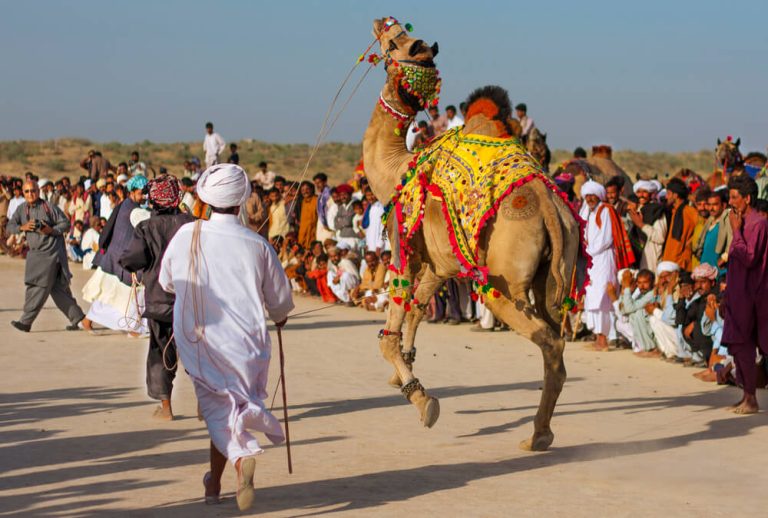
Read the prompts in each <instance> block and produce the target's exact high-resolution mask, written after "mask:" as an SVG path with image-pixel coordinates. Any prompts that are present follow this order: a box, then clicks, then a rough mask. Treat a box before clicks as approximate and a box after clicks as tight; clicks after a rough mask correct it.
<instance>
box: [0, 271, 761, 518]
mask: <svg viewBox="0 0 768 518" xmlns="http://www.w3.org/2000/svg"><path fill="white" fill-rule="evenodd" d="M22 272H23V262H22V261H18V260H9V259H7V258H0V286H1V287H2V288H1V289H2V292H1V293H2V297H0V316H1V320H2V321H0V344H1V345H0V366H2V371H1V375H0V514H2V515H24V516H31V515H61V516H91V515H104V514H112V513H114V514H120V515H128V516H233V515H237V514H239V513H238V511H237V508H236V505H235V502H234V498H233V497H232V492H233V489H234V475H233V471H232V470H231V469H227V471H226V473H225V479H224V492H225V493H226V499H225V501H224V503H223V504H222V505H220V506H216V507H206V506H205V505H204V504H203V503H202V500H201V497H202V494H203V492H202V490H203V487H202V484H201V478H202V475H203V473H204V472H205V471H206V470H207V468H206V463H207V456H208V438H207V434H206V430H205V428H204V426H203V425H202V423H200V422H199V421H198V420H197V419H196V418H195V408H196V407H195V400H194V397H193V392H192V387H191V385H190V382H189V380H188V378H187V377H186V375H185V374H183V373H182V374H181V375H180V376H179V378H178V382H177V386H178V389H177V390H176V392H175V394H174V405H175V410H176V413H177V415H178V419H177V420H176V421H174V422H170V423H159V422H157V421H154V420H152V419H151V418H150V414H151V412H152V410H153V403H152V402H151V401H149V400H148V399H147V397H146V396H145V392H144V387H143V385H144V383H143V378H144V373H143V365H144V355H145V347H146V345H145V342H144V341H142V340H136V339H129V338H126V337H125V336H123V335H118V334H112V333H107V332H104V333H103V334H101V335H100V336H90V335H88V334H85V333H82V332H66V331H64V330H63V329H64V326H65V325H66V321H65V319H64V317H63V316H62V315H61V314H60V313H59V312H58V311H57V310H56V309H55V308H54V307H53V305H52V304H51V303H50V302H49V304H48V305H47V306H46V308H45V309H44V310H43V311H42V313H41V315H40V317H39V319H38V321H37V322H36V323H35V325H34V327H33V332H32V333H29V334H24V333H20V332H17V331H16V330H14V329H12V328H11V327H10V326H9V325H8V322H9V321H10V320H12V319H14V318H17V317H18V315H19V309H20V307H21V305H22V299H23V284H22V279H23V276H22ZM86 279H87V273H86V272H83V271H82V270H77V271H76V278H75V281H74V287H75V289H76V292H77V293H79V289H80V287H82V285H83V283H84V282H85V280H86ZM320 306H321V304H320V303H319V302H317V301H315V300H310V299H306V298H298V300H297V312H298V311H305V310H307V309H312V308H316V307H320ZM382 321H383V318H382V316H381V315H380V314H370V313H365V312H363V311H360V310H355V309H348V308H340V307H335V308H331V309H324V310H322V311H320V312H316V313H313V314H311V315H306V316H303V317H298V318H295V319H293V320H291V321H290V323H289V325H288V326H287V328H286V331H285V333H284V338H285V346H286V354H287V379H288V394H289V410H290V415H291V435H292V438H293V459H294V469H295V471H294V474H293V475H289V474H288V473H287V469H286V457H285V448H283V447H275V448H269V449H268V450H267V452H266V454H265V455H263V456H261V457H260V458H259V460H258V465H257V478H256V485H257V493H256V495H257V499H256V504H255V506H254V508H253V514H266V515H269V516H306V515H315V514H330V513H339V514H345V515H347V516H360V515H376V516H403V515H404V514H405V513H413V515H414V516H434V515H443V516H501V515H506V516H566V515H567V516H594V515H595V514H598V515H605V516H649V515H659V514H662V513H664V514H666V515H670V516H721V515H722V516H725V515H735V516H738V515H739V514H746V513H749V515H754V516H756V515H760V514H762V512H763V510H764V506H765V492H764V491H765V482H766V480H768V475H765V466H766V465H768V451H767V450H766V448H765V442H766V441H765V439H766V438H767V437H768V429H767V428H766V425H768V414H766V413H761V414H759V415H756V416H750V417H735V416H732V415H731V414H730V413H727V412H725V411H724V410H723V409H722V408H721V407H723V406H724V405H725V404H726V403H731V402H735V400H736V399H738V392H737V390H736V389H733V388H718V387H716V386H714V385H707V384H703V383H702V382H700V381H697V380H696V379H694V378H693V377H692V376H691V374H692V372H693V371H692V370H691V369H686V368H683V367H680V366H675V365H670V364H667V363H664V362H661V361H658V360H648V359H637V358H634V357H633V356H632V355H631V354H630V353H628V352H611V353H594V352H587V351H584V350H583V349H582V347H581V345H580V344H569V347H568V349H567V350H566V360H567V367H568V373H569V379H568V382H567V384H566V386H565V390H564V391H563V394H562V396H561V398H560V403H559V405H558V407H557V410H556V413H555V418H554V420H553V430H554V432H555V435H556V437H555V443H554V445H553V447H552V449H551V450H550V451H549V452H546V453H526V452H523V451H520V450H519V449H518V448H517V444H518V442H519V441H520V440H522V439H524V438H526V437H528V436H529V435H530V433H531V432H532V422H531V420H532V417H533V414H534V411H535V407H536V405H537V403H538V399H539V389H540V385H541V371H542V366H541V358H540V355H539V352H538V349H537V348H535V346H533V345H532V344H530V343H528V342H527V341H525V340H523V339H521V338H519V337H517V336H516V335H515V334H513V333H489V334H485V333H471V332H469V326H460V327H452V326H445V325H425V326H424V328H423V329H422V332H421V335H420V339H419V340H418V347H419V358H418V361H417V364H416V367H417V373H418V375H419V377H420V378H421V380H422V382H424V384H425V385H426V386H427V387H428V388H430V389H432V392H433V393H434V394H435V395H437V396H438V397H440V399H441V403H442V416H441V418H440V421H439V422H438V423H437V425H436V426H435V428H433V429H431V430H428V429H425V428H423V427H421V425H420V424H419V421H418V416H417V413H416V411H415V409H414V408H412V407H411V406H410V405H408V404H407V403H406V402H405V401H404V400H403V398H402V397H401V396H400V395H399V393H398V392H397V391H395V390H394V389H392V388H390V387H388V386H387V385H386V383H385V381H386V379H387V378H388V376H389V374H390V368H389V366H388V365H387V364H386V362H385V361H384V360H382V359H381V358H380V356H379V353H378V347H377V341H376V333H377V331H378V329H379V328H380V327H381V322H382ZM272 367H273V375H272V378H271V382H270V383H271V384H273V383H274V381H275V380H276V379H277V374H276V373H277V367H278V365H277V361H274V362H273V365H272ZM758 397H759V399H760V402H761V404H762V405H763V406H764V407H766V408H768V397H766V396H765V393H764V392H762V391H761V393H760V394H759V395H758ZM279 405H280V404H279V397H278V403H277V404H276V407H277V408H276V411H277V410H281V409H280V408H279ZM280 415H281V414H280Z"/></svg>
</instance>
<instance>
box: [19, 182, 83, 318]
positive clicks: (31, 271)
mask: <svg viewBox="0 0 768 518" xmlns="http://www.w3.org/2000/svg"><path fill="white" fill-rule="evenodd" d="M24 200H25V203H22V204H21V205H20V206H19V207H18V208H17V209H16V212H14V213H13V215H12V216H11V219H10V220H9V221H8V225H7V229H8V232H10V233H11V234H16V233H18V232H26V237H27V244H28V245H29V253H28V254H27V262H26V268H25V271H24V284H26V287H27V291H26V297H25V301H24V310H23V311H24V312H23V313H22V315H21V318H20V319H19V320H18V321H13V322H11V325H12V326H13V327H15V328H16V329H18V330H20V331H25V332H29V330H30V328H31V327H32V322H34V321H35V318H36V317H37V315H38V313H40V310H41V309H42V308H43V304H45V301H46V300H48V296H49V295H50V296H51V298H53V302H54V303H55V304H56V307H58V308H59V310H61V312H62V313H64V314H65V315H66V316H67V318H68V319H69V322H70V325H69V326H67V330H70V331H76V330H77V329H78V328H79V327H78V324H79V323H80V321H82V320H83V318H85V314H84V313H83V310H82V309H80V306H78V305H77V301H76V300H75V298H74V297H73V296H72V291H71V290H70V288H69V280H70V278H71V277H72V274H71V273H70V272H69V266H68V265H67V251H66V248H65V244H64V236H66V235H67V232H69V220H68V219H67V217H66V216H65V215H64V213H63V212H61V209H59V208H58V207H57V206H55V205H51V204H49V203H47V202H45V201H43V200H41V199H40V190H39V188H38V186H37V183H35V182H26V183H24Z"/></svg>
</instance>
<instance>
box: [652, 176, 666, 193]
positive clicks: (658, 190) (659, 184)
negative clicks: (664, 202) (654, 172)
mask: <svg viewBox="0 0 768 518" xmlns="http://www.w3.org/2000/svg"><path fill="white" fill-rule="evenodd" d="M651 183H652V184H653V185H654V186H656V190H655V191H654V192H661V190H662V189H664V186H663V185H661V182H660V181H658V180H656V179H655V178H654V179H653V180H651Z"/></svg>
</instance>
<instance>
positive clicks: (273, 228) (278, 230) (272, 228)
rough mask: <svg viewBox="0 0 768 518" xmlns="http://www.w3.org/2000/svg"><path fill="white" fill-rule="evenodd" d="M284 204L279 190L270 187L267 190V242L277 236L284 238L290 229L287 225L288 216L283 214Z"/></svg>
mask: <svg viewBox="0 0 768 518" xmlns="http://www.w3.org/2000/svg"><path fill="white" fill-rule="evenodd" d="M285 209H286V207H285V202H284V201H283V197H282V194H281V193H280V190H278V189H277V188H276V187H272V189H270V190H269V234H268V236H269V240H270V241H272V239H273V238H275V237H277V236H285V235H286V234H287V233H288V232H289V231H290V230H291V229H290V227H289V225H288V214H287V213H286V212H285Z"/></svg>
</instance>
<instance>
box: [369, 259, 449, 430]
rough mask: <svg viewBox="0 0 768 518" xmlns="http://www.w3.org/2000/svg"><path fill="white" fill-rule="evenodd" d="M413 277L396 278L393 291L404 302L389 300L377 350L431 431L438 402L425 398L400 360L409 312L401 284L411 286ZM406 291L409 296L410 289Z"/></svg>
mask: <svg viewBox="0 0 768 518" xmlns="http://www.w3.org/2000/svg"><path fill="white" fill-rule="evenodd" d="M414 277H415V276H414V274H413V272H406V274H405V275H402V276H399V277H398V278H397V280H398V286H399V287H398V288H396V292H395V296H397V297H398V298H402V299H403V300H402V301H400V302H399V303H397V302H395V301H394V300H392V299H394V296H393V297H391V298H390V302H389V312H388V315H387V323H386V325H385V327H384V329H382V330H381V331H380V332H379V348H380V349H381V353H382V354H383V355H384V358H385V359H386V360H387V361H389V362H390V363H391V364H392V365H393V366H394V368H395V376H396V377H397V378H398V381H401V383H402V388H401V391H402V393H403V395H404V396H405V397H406V399H407V400H408V401H410V402H411V403H413V404H414V405H415V406H416V408H417V409H418V410H419V413H420V415H421V421H422V423H424V426H426V427H428V428H431V427H432V426H433V425H434V424H435V423H436V422H437V419H438V417H439V416H440V404H439V403H438V401H437V399H435V398H433V397H431V396H429V395H427V391H426V390H425V389H424V386H423V385H422V384H421V383H420V382H419V380H418V379H417V378H415V377H414V376H413V373H412V372H411V365H410V364H409V363H407V362H406V360H405V359H404V358H403V350H402V347H401V338H402V328H403V322H404V321H405V318H406V314H407V313H408V312H407V311H406V310H405V300H406V299H407V298H409V297H408V295H407V293H406V296H405V297H401V295H402V285H403V281H404V280H405V281H406V282H407V287H409V288H410V287H412V286H413V278H414ZM393 282H394V281H393ZM398 290H399V292H398ZM405 291H407V292H408V293H410V289H407V290H405ZM411 309H413V308H411ZM411 363H412V362H411Z"/></svg>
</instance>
